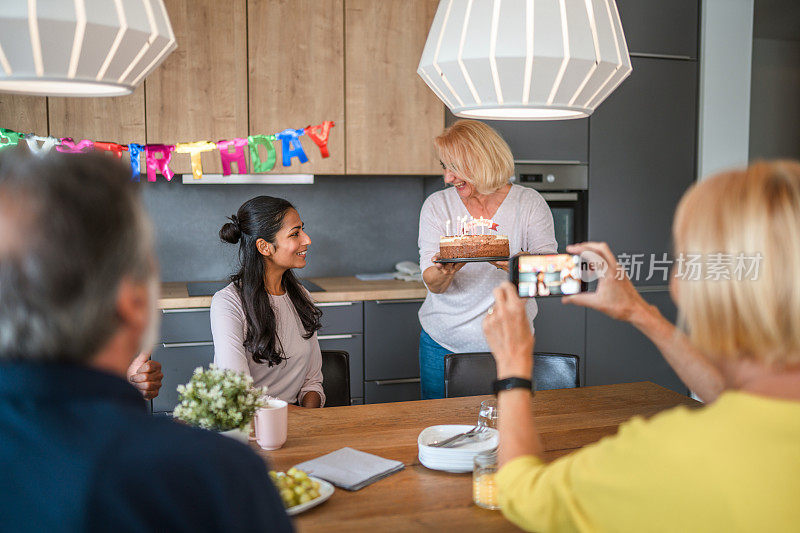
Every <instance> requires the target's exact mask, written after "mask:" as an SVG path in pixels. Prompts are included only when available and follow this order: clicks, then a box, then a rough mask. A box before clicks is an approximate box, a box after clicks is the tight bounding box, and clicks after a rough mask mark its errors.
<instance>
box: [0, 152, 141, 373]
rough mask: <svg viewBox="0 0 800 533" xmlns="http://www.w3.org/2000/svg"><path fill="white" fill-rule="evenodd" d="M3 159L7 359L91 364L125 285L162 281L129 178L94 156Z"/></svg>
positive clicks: (1, 237) (0, 213)
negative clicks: (130, 281)
mask: <svg viewBox="0 0 800 533" xmlns="http://www.w3.org/2000/svg"><path fill="white" fill-rule="evenodd" d="M4 152H5V153H0V359H6V360H7V359H27V360H39V361H72V362H85V361H88V360H89V359H91V358H92V357H93V356H94V355H95V354H96V353H97V352H98V351H99V350H100V348H101V347H102V346H103V345H104V344H105V343H106V342H107V341H108V340H109V339H110V337H111V336H112V334H113V333H114V332H115V331H116V329H117V327H118V325H119V324H118V317H117V313H116V299H117V293H118V288H119V285H120V282H121V281H122V280H123V279H125V278H130V279H133V280H135V281H137V282H138V281H145V280H147V279H148V278H150V277H151V276H152V275H153V274H154V272H155V261H154V258H153V252H152V250H153V246H152V230H151V228H150V223H149V220H148V218H147V216H146V214H145V212H144V210H143V208H142V205H141V200H140V198H139V195H138V193H137V190H136V188H135V186H134V185H133V184H132V183H131V181H130V169H129V168H128V167H126V166H125V165H123V164H122V163H121V162H119V161H117V160H114V159H112V158H110V157H107V156H103V155H100V154H96V153H89V154H60V153H53V154H50V155H47V156H45V157H34V156H26V155H25V154H24V153H23V154H20V153H18V152H17V151H12V150H11V149H7V150H5V151H4Z"/></svg>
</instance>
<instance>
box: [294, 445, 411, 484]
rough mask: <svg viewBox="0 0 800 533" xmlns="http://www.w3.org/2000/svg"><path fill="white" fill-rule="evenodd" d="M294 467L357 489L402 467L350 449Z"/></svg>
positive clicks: (396, 462) (381, 458) (343, 449)
mask: <svg viewBox="0 0 800 533" xmlns="http://www.w3.org/2000/svg"><path fill="white" fill-rule="evenodd" d="M295 467H296V468H297V469H299V470H303V471H305V472H307V473H309V474H311V475H312V476H317V477H318V478H322V479H324V480H326V481H330V482H331V483H333V484H334V485H336V486H337V487H341V488H343V489H346V490H358V489H361V488H364V487H366V486H367V485H369V484H371V483H374V482H376V481H378V480H379V479H383V478H385V477H386V476H389V475H391V474H394V473H395V472H399V471H400V470H402V469H403V468H405V465H404V464H403V463H401V462H400V461H391V460H389V459H384V458H383V457H378V456H377V455H372V454H371V453H366V452H361V451H358V450H354V449H353V448H342V449H340V450H336V451H335V452H331V453H329V454H327V455H323V456H322V457H317V458H316V459H311V460H310V461H306V462H305V463H300V464H299V465H295Z"/></svg>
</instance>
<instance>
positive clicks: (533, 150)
mask: <svg viewBox="0 0 800 533" xmlns="http://www.w3.org/2000/svg"><path fill="white" fill-rule="evenodd" d="M486 123H487V124H488V125H490V126H491V127H493V128H494V129H495V130H497V132H498V133H499V134H500V135H501V136H502V137H503V139H505V141H506V142H507V143H508V146H509V147H510V148H511V153H512V154H514V159H515V160H516V161H572V162H580V163H588V161H589V119H581V120H548V121H542V122H539V121H526V120H513V121H512V120H492V121H487V122H486Z"/></svg>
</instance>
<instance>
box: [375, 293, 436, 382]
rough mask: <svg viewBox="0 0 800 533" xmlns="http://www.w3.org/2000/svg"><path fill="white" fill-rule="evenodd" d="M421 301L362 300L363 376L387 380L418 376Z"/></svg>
mask: <svg viewBox="0 0 800 533" xmlns="http://www.w3.org/2000/svg"><path fill="white" fill-rule="evenodd" d="M421 305H422V300H378V301H371V302H365V303H364V348H365V351H366V354H367V360H366V364H365V368H364V377H365V379H367V380H368V381H371V380H389V379H399V378H418V377H419V334H420V332H421V331H422V327H421V326H420V324H419V316H418V313H419V308H420V307H421Z"/></svg>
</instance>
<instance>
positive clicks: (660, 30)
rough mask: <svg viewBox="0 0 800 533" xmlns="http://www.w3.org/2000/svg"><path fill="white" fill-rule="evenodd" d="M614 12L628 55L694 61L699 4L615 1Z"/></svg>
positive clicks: (664, 0) (687, 0) (689, 1)
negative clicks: (685, 58)
mask: <svg viewBox="0 0 800 533" xmlns="http://www.w3.org/2000/svg"><path fill="white" fill-rule="evenodd" d="M617 8H618V9H619V16H620V19H621V20H622V31H623V32H624V33H625V40H626V41H627V42H628V50H629V51H630V53H632V54H657V55H670V56H684V57H692V58H696V57H697V40H698V33H699V13H700V2H699V0H617ZM634 68H635V67H634Z"/></svg>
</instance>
